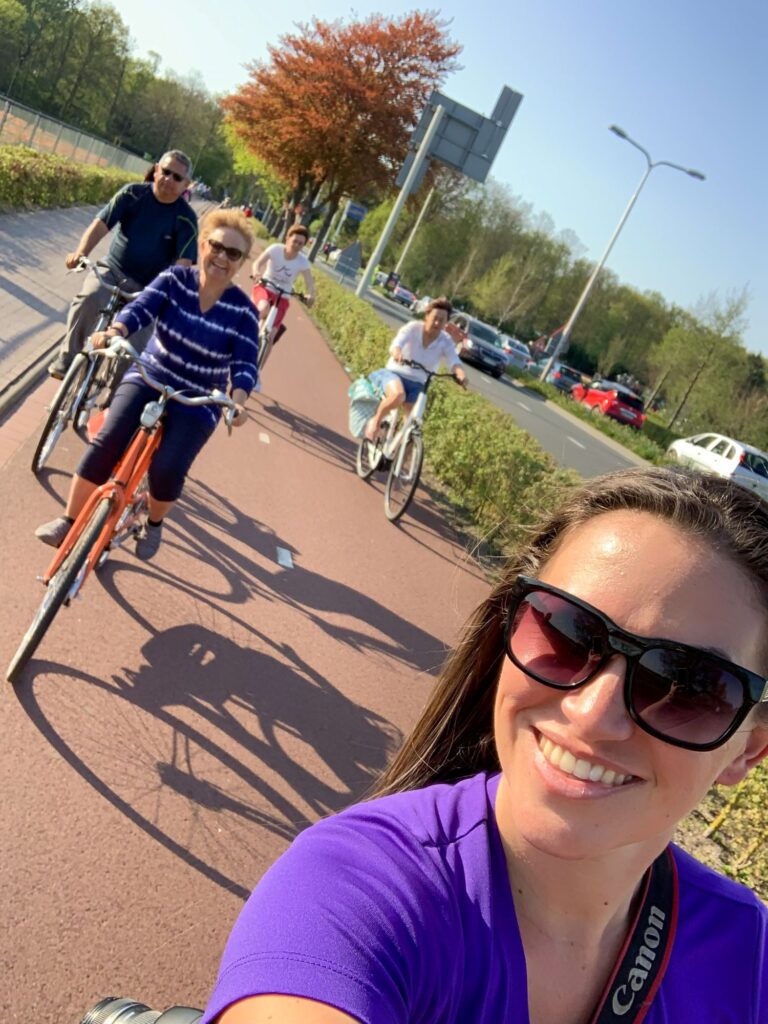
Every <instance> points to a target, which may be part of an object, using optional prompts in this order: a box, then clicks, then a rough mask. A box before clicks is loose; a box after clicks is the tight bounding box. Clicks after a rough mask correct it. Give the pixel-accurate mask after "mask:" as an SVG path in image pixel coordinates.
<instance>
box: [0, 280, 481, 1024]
mask: <svg viewBox="0 0 768 1024" xmlns="http://www.w3.org/2000/svg"><path fill="white" fill-rule="evenodd" d="M241 283H242V285H243V287H247V286H248V282H247V280H245V279H243V280H242V282H241ZM288 326H289V330H288V332H287V333H286V335H285V336H284V338H283V339H282V340H281V341H280V343H279V345H278V346H277V347H276V349H275V351H274V352H273V354H272V356H271V359H270V361H269V363H268V364H267V367H266V370H265V374H264V380H263V392H262V394H261V395H259V396H254V397H253V398H252V399H251V400H250V402H249V412H250V415H251V419H250V421H249V422H248V423H247V424H245V425H244V426H243V427H242V428H241V429H239V430H236V431H234V432H233V434H232V436H231V437H227V434H226V431H225V430H224V428H223V427H220V428H219V430H218V431H217V433H216V435H215V436H214V438H213V439H212V441H211V442H210V443H209V445H208V446H207V447H206V449H205V450H204V452H203V453H202V455H201V457H200V458H199V460H198V462H197V463H196V464H195V466H194V467H193V470H192V473H191V477H190V480H189V482H188V486H187V489H186V492H185V495H184V496H183V498H182V500H181V501H180V503H179V505H178V507H177V509H176V510H175V511H174V513H173V514H172V516H171V517H170V519H169V520H168V523H167V526H166V530H165V539H164V542H163V546H162V548H161V551H160V553H159V554H158V556H157V559H156V560H155V561H153V562H152V563H148V564H144V563H141V562H139V561H138V560H137V559H136V558H135V556H134V555H133V552H132V546H130V547H127V548H126V549H125V550H123V551H119V552H117V553H116V554H115V555H113V556H112V557H111V558H110V560H109V561H108V562H107V564H106V565H105V566H104V567H103V568H102V570H100V572H99V574H98V576H97V577H96V578H92V579H91V580H90V581H89V582H88V583H87V585H86V587H85V590H84V594H83V597H82V599H81V600H78V601H76V602H75V603H74V604H73V606H72V607H70V608H65V609H62V611H61V612H60V613H59V616H58V617H57V619H56V621H55V622H54V624H53V626H52V628H51V629H50V631H49V633H48V635H47V636H46V638H45V639H44V641H43V643H42V645H41V647H40V648H39V650H38V653H37V655H36V657H35V658H34V660H33V661H32V662H30V664H29V666H28V668H27V670H26V671H25V673H24V675H23V677H22V679H21V680H20V682H19V683H18V684H17V686H16V687H15V688H13V687H11V686H9V685H8V684H5V687H6V689H5V692H4V693H3V695H2V700H0V735H2V737H3V743H2V746H1V747H0V779H2V788H3V794H4V799H3V812H2V828H0V848H1V850H2V864H3V868H2V870H3V874H2V879H3V886H2V889H3V900H2V902H3V907H4V910H5V914H4V919H5V927H3V928H2V929H1V930H0V947H1V949H2V956H1V957H0V959H1V962H2V965H3V985H2V990H1V991H0V1010H1V1011H2V1019H3V1020H4V1021H6V1022H10V1024H15V1022H19V1024H21V1022H25V1024H26V1022H28V1021H35V1022H36V1024H64V1022H68V1021H72V1022H75V1021H78V1020H79V1019H80V1016H81V1015H82V1013H83V1011H85V1010H86V1009H87V1008H88V1007H90V1006H91V1005H92V1004H93V1003H95V1002H96V1001H97V1000H98V999H99V998H101V997H103V996H105V995H129V996H133V997H135V998H138V999H140V1000H142V1001H144V1002H146V1003H148V1004H149V1005H151V1006H154V1007H156V1008H158V1009H160V1008H162V1009H164V1008H165V1007H167V1006H169V1005H173V1004H175V1003H186V1004H187V1005H193V1006H194V1005H198V1006H202V1005H203V1004H204V1002H205V1000H206V998H207V995H208V993H209V991H210V989H211V986H212V984H213V982H214V978H215V973H216V968H217V964H218V961H219V957H220V955H221V951H222V948H223V945H224V942H225V939H226V937H227V934H228V932H229V929H230V927H231V925H232V923H233V921H234V919H235V917H236V915H237V913H238V911H239V909H240V907H241V905H242V902H243V900H244V899H245V897H246V896H247V894H248V892H249V891H250V889H251V888H252V887H253V885H254V884H255V883H256V882H257V881H258V879H259V877H260V876H261V875H262V873H263V872H264V870H265V869H266V868H267V867H268V866H269V865H270V864H271V863H272V861H273V860H274V859H275V857H276V856H277V855H278V854H279V853H280V852H281V851H282V850H283V849H284V848H285V847H286V845H287V844H288V843H289V842H290V840H291V838H292V837H293V836H294V835H295V834H296V832H297V831H298V830H300V829H301V828H302V827H303V825H304V824H306V823H307V822H308V821H312V820H315V819H316V818H317V817H318V816H321V815H325V814H328V813H331V812H334V811H336V810H338V809H341V808H342V807H344V806H346V805H347V804H348V803H350V802H351V801H352V800H353V799H355V798H356V797H358V796H360V795H361V794H362V793H364V792H365V790H366V789H367V787H368V786H369V785H370V783H371V781H372V779H373V778H375V776H376V774H377V773H378V772H379V771H380V770H381V768H382V767H383V766H384V764H385V763H386V762H387V760H388V758H389V757H390V756H391V755H392V753H393V751H394V750H395V749H396V748H397V746H398V744H399V742H400V740H401V738H402V736H403V734H404V733H405V732H407V731H408V729H409V728H410V726H411V725H412V723H413V721H414V719H415V717H416V715H417V713H418V711H419V710H420V708H421V707H422V706H423V703H424V701H425V699H426V697H427V695H428V693H429V691H430V688H431V685H432V682H433V678H434V672H435V670H436V668H437V666H438V665H439V664H440V663H441V661H442V658H443V655H444V652H445V649H446V647H447V646H448V645H450V644H451V643H453V642H454V641H455V639H456V637H457V634H458V630H459V627H460V625H461V623H462V622H463V621H464V619H465V618H466V616H467V614H468V613H469V611H470V610H471V608H472V607H474V605H475V604H476V603H477V602H478V601H479V600H480V599H481V598H482V597H483V596H484V594H485V593H486V591H487V583H486V581H485V579H484V578H483V575H482V573H481V572H480V571H479V569H478V568H477V566H476V565H475V564H474V563H473V562H472V561H471V559H470V558H469V556H468V555H467V553H466V552H465V550H464V548H463V547H462V545H461V543H460V542H459V541H458V540H457V538H456V537H455V536H454V535H453V533H452V531H451V530H450V528H449V527H448V526H447V525H446V523H445V521H444V519H443V517H442V515H441V514H440V511H439V509H438V508H437V507H436V506H435V505H434V504H433V503H432V502H431V501H430V499H429V495H428V494H427V493H426V492H425V491H424V489H420V490H419V492H417V496H416V499H415V501H414V505H413V506H412V509H411V510H409V512H408V513H406V516H405V517H404V519H403V521H402V525H401V526H399V527H398V526H393V525H391V524H390V523H388V522H387V521H386V519H385V517H384V511H383V489H382V481H381V480H378V481H374V482H373V483H372V484H367V483H364V482H363V481H361V480H359V479H358V478H357V476H356V474H355V472H354V452H355V442H354V441H353V440H352V439H351V438H350V437H349V435H348V433H347V431H346V411H347V404H346V389H347V386H348V379H347V376H346V374H345V372H344V370H343V368H342V367H341V366H340V365H339V364H338V362H337V360H336V358H335V357H334V355H333V354H332V353H331V352H330V350H329V349H328V347H327V345H326V344H325V342H324V341H323V339H322V337H321V336H320V334H319V332H318V331H317V330H316V328H315V327H314V326H313V325H312V323H311V322H310V320H309V318H308V317H307V315H306V313H305V311H304V310H303V309H302V308H301V307H298V308H297V307H296V305H294V307H293V308H292V309H291V311H290V312H289V314H288ZM53 390H54V385H53V384H52V383H51V382H48V381H47V382H46V383H45V384H44V385H42V386H41V387H40V388H39V389H38V390H37V391H35V392H33V393H32V394H31V395H30V396H29V397H28V398H27V400H26V402H25V404H24V407H23V408H22V409H21V410H19V412H18V413H17V414H16V415H15V416H14V417H12V418H11V420H9V421H7V422H6V423H5V424H3V425H2V426H0V454H2V453H3V452H4V456H3V458H4V459H5V461H4V464H3V458H0V467H1V468H0V501H1V502H2V509H3V519H2V536H3V543H2V549H1V550H2V553H3V555H4V565H3V570H2V573H0V602H2V603H1V605H0V607H2V609H3V617H2V625H1V626H0V661H2V664H3V667H5V665H7V663H8V661H9V659H10V658H11V656H12V654H13V652H14V650H15V648H16V645H17V643H18V641H19V638H20V637H21V635H22V634H23V632H24V630H25V629H26V628H27V626H28V624H29V622H30V620H31V617H32V615H33V612H34V610H35V608H36V606H37V604H38V603H39V601H40V599H41V597H42V594H43V590H42V587H41V586H40V584H39V583H37V582H36V581H35V576H36V574H38V573H41V572H42V571H43V570H44V568H45V565H46V564H47V560H48V558H49V554H50V552H49V551H48V550H47V549H46V548H44V547H43V545H41V544H40V542H39V541H37V540H36V539H35V538H34V536H33V530H34V527H35V526H36V525H37V524H38V523H40V522H43V521H45V520H46V519H49V518H51V517H52V516H53V515H55V514H56V513H57V511H58V510H59V508H60V507H61V504H62V501H63V498H64V495H65V493H66V488H67V483H68V474H69V473H70V472H71V471H72V469H73V468H74V466H75V465H76V463H77V460H78V458H79V455H80V453H81V450H82V449H81V443H80V442H79V441H78V440H77V439H76V438H75V437H74V435H72V434H67V435H65V437H63V438H62V439H61V441H60V442H59V445H58V447H57V449H56V451H55V452H54V455H53V457H52V460H51V464H50V467H49V468H47V469H46V470H45V471H44V472H43V473H42V475H41V478H40V479H39V480H36V479H35V478H34V477H33V475H32V473H31V472H30V469H29V464H30V460H31V457H32V452H33V450H34V445H35V442H36V439H37V435H38V432H39V430H40V428H41V426H42V417H43V415H44V406H45V402H46V401H47V400H48V399H49V398H50V394H51V393H52V392H53ZM278 549H280V550H278ZM281 552H282V553H281ZM286 553H289V554H290V561H291V562H292V567H287V566H286V565H284V564H281V561H282V562H286V561H287V559H286Z"/></svg>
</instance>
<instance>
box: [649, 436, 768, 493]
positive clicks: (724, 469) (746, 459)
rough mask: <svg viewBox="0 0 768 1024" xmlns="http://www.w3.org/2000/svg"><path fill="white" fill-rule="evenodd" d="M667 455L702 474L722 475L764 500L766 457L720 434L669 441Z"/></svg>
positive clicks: (767, 481)
mask: <svg viewBox="0 0 768 1024" xmlns="http://www.w3.org/2000/svg"><path fill="white" fill-rule="evenodd" d="M667 454H668V455H671V456H672V457H673V458H675V459H677V461H678V462H682V463H683V464H684V465H686V466H691V467H692V468H693V469H698V470H699V471H700V472H702V473H711V474H712V475H713V476H722V477H726V478H728V479H731V480H733V481H734V483H737V484H741V486H742V487H746V488H748V490H750V491H757V493H758V494H759V495H760V497H761V498H765V499H766V500H768V455H766V453H765V452H761V451H760V449H759V448H753V447H752V445H750V444H744V443H743V441H735V440H734V439H733V438H732V437H725V435H724V434H713V433H708V434H694V435H693V437H682V438H680V439H679V440H678V441H673V442H672V444H671V445H670V446H669V448H667Z"/></svg>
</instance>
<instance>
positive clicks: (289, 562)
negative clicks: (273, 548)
mask: <svg viewBox="0 0 768 1024" xmlns="http://www.w3.org/2000/svg"><path fill="white" fill-rule="evenodd" d="M277 564H278V565H282V567H283V568H284V569H292V568H293V559H292V558H291V552H290V551H289V550H288V548H278V549H277Z"/></svg>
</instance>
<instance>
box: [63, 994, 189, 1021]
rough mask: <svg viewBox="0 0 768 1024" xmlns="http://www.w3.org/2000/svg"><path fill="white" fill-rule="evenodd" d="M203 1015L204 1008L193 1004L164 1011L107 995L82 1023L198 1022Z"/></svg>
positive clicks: (132, 1000) (131, 1000)
mask: <svg viewBox="0 0 768 1024" xmlns="http://www.w3.org/2000/svg"><path fill="white" fill-rule="evenodd" d="M202 1016H203V1011H202V1010H195V1009H193V1008H192V1007H191V1006H172V1007H171V1008H170V1009H168V1010H166V1011H165V1012H163V1011H162V1010H153V1009H151V1008H150V1007H149V1006H145V1004H144V1003H137V1002H136V1000H135V999H124V998H119V997H118V996H107V998H106V999H102V1000H101V1002H100V1003H97V1004H96V1005H95V1006H94V1007H93V1008H92V1009H90V1010H89V1011H88V1012H87V1013H86V1015H85V1016H84V1017H83V1019H82V1020H81V1021H80V1024H197V1022H198V1021H199V1020H200V1018H201V1017H202Z"/></svg>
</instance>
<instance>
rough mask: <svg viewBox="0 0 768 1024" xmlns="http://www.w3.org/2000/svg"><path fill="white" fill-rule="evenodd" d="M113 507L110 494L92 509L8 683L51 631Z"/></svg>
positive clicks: (47, 592)
mask: <svg viewBox="0 0 768 1024" xmlns="http://www.w3.org/2000/svg"><path fill="white" fill-rule="evenodd" d="M111 510H112V502H111V500H110V499H109V498H103V499H102V500H101V501H100V502H99V504H98V505H97V506H96V508H95V509H94V511H93V515H92V516H91V518H90V519H89V520H88V522H87V523H86V524H85V528H84V529H83V532H82V533H81V534H80V536H79V538H78V539H77V542H76V543H75V546H74V547H73V548H72V550H71V551H70V553H69V554H68V555H67V557H66V558H65V559H64V561H63V562H62V563H61V566H60V567H59V570H58V572H57V573H55V574H54V575H53V576H52V577H51V579H50V582H49V583H48V586H47V587H46V589H45V597H44V598H43V600H42V601H41V602H40V607H39V608H38V609H37V612H36V614H35V617H34V619H33V620H32V624H31V625H30V627H29V629H28V630H27V632H26V633H25V634H24V636H23V638H22V641H21V643H20V644H19V647H18V650H17V651H16V653H15V654H14V656H13V658H12V660H11V663H10V665H9V666H8V669H7V670H6V673H5V678H6V679H7V680H8V682H9V683H15V682H16V680H17V679H18V678H19V675H20V674H21V672H22V670H23V668H24V666H25V665H26V664H27V662H28V661H29V659H30V658H31V657H32V655H33V654H34V653H35V651H36V650H37V648H38V647H39V645H40V641H41V640H42V639H43V637H44V636H45V634H46V632H47V631H48V627H49V626H50V625H51V623H52V622H53V620H54V619H55V617H56V614H57V612H58V610H59V609H60V608H61V606H62V604H64V602H65V601H66V600H67V598H68V597H69V595H70V592H71V591H72V588H73V586H74V585H75V583H77V581H78V577H79V576H80V574H81V573H82V572H83V571H84V569H85V563H86V562H87V560H88V556H89V554H90V553H91V549H92V548H93V545H94V544H95V543H96V541H97V540H98V539H99V536H100V535H101V532H102V530H103V529H104V527H105V525H106V523H107V520H108V519H109V515H110V512H111Z"/></svg>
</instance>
